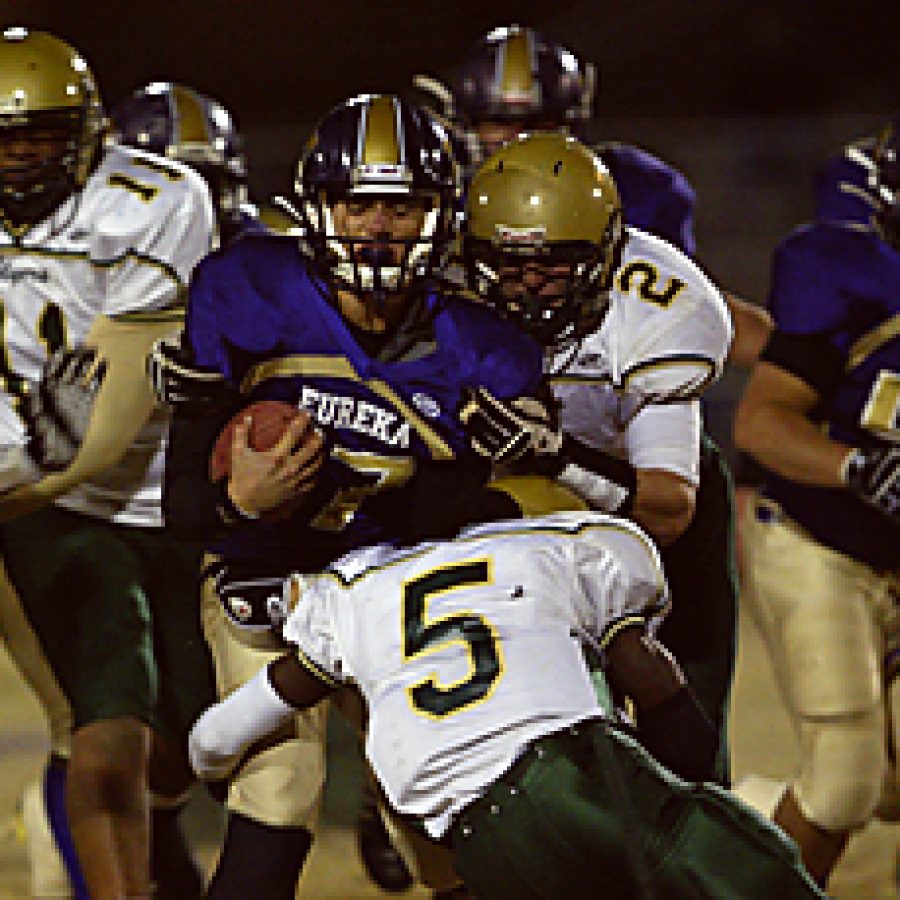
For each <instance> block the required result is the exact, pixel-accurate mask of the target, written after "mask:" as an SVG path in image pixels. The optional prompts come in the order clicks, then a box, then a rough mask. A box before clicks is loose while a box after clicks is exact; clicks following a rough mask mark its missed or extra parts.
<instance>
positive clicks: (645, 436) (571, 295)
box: [463, 132, 737, 781]
mask: <svg viewBox="0 0 900 900" xmlns="http://www.w3.org/2000/svg"><path fill="white" fill-rule="evenodd" d="M466 217H467V225H466V233H465V237H464V243H463V251H464V258H465V260H466V265H467V268H468V271H469V276H470V283H471V285H472V289H473V290H474V291H475V292H476V293H477V294H478V295H479V296H480V297H481V298H482V299H483V300H484V301H485V302H487V303H488V304H490V305H491V306H493V307H494V308H496V309H497V310H499V311H501V312H502V313H503V315H505V316H506V317H507V318H508V319H510V320H512V321H514V322H516V323H517V324H518V325H519V326H520V327H521V328H522V329H524V330H525V331H527V332H528V333H529V334H531V335H532V336H533V337H534V338H536V339H537V340H538V341H539V342H540V343H541V344H542V345H543V346H544V347H546V348H547V349H546V356H545V371H546V375H547V378H548V379H549V381H550V384H551V386H552V390H553V394H554V396H555V398H556V400H557V401H558V402H559V404H560V413H559V414H560V419H561V425H562V429H563V431H564V432H565V434H566V438H567V442H564V443H563V446H562V451H561V453H560V454H559V455H558V456H557V457H555V458H554V459H553V462H552V466H553V467H554V472H555V473H556V474H557V475H558V477H560V478H561V479H562V480H563V481H564V482H565V483H566V484H567V485H568V486H570V487H571V488H573V489H574V490H576V491H578V492H579V493H581V494H582V495H583V496H584V497H585V498H586V499H588V500H589V501H590V503H591V505H592V506H594V507H595V508H598V509H602V510H606V511H610V512H612V511H618V512H620V513H627V514H628V515H629V516H631V517H632V518H634V520H635V521H636V522H638V524H640V525H641V526H642V527H643V528H645V529H646V530H647V531H648V532H649V533H650V535H651V536H652V537H653V538H654V540H656V541H657V542H658V543H659V544H660V546H661V547H662V554H663V561H664V563H665V566H666V572H667V575H668V578H669V581H670V584H671V585H672V595H673V603H674V608H673V612H672V615H671V616H670V617H669V619H668V620H667V622H666V624H665V626H664V634H666V635H667V645H671V646H672V648H673V652H675V653H678V654H679V658H680V659H681V661H682V664H683V665H684V667H685V671H686V672H687V674H688V676H689V678H690V681H691V684H692V685H693V687H694V689H695V690H696V692H697V695H698V697H699V698H700V701H701V702H702V703H703V706H704V708H705V710H706V711H707V713H708V714H709V716H710V718H711V719H712V721H713V722H714V724H715V725H716V727H717V729H719V731H720V733H721V735H722V746H721V756H720V768H719V772H718V777H719V778H720V779H721V780H722V781H727V768H728V760H727V742H726V738H725V721H726V707H727V700H728V695H729V688H730V683H731V675H732V670H733V665H734V652H735V646H734V630H735V607H736V597H737V584H736V575H735V565H734V547H733V515H732V509H731V483H730V476H729V473H728V470H727V467H726V466H725V465H724V463H723V461H722V459H721V456H720V455H719V454H718V453H717V452H715V450H714V448H713V446H712V445H711V444H709V443H707V441H706V439H705V438H704V437H703V435H702V427H701V415H700V403H699V397H700V395H701V394H702V392H703V391H704V390H705V389H706V388H707V387H708V386H709V385H710V384H712V383H713V382H714V381H715V380H716V379H717V378H718V377H719V375H720V373H721V372H722V368H723V366H724V364H725V359H726V356H727V353H728V347H729V342H730V340H731V323H730V319H729V316H728V311H727V308H726V306H725V304H724V302H723V300H722V297H721V294H720V293H719V291H718V290H717V289H716V287H715V286H714V285H713V284H712V283H711V282H710V281H709V279H708V278H707V277H706V276H705V275H704V274H703V272H701V271H700V269H699V268H698V267H697V266H696V265H695V264H694V263H693V262H691V261H690V260H689V259H688V258H687V257H686V256H685V255H684V254H683V253H681V252H680V251H679V250H677V249H676V248H675V247H674V246H672V245H671V244H669V243H667V242H666V241H663V240H661V239H660V238H658V237H656V236H654V235H651V234H648V233H646V232H644V231H641V230H639V229H637V228H633V227H631V226H630V225H626V220H624V218H623V214H622V205H621V201H620V199H619V194H618V191H617V189H616V186H615V184H614V182H613V180H612V178H611V177H610V175H609V173H608V171H607V170H606V167H605V166H604V165H603V163H602V161H601V160H600V159H599V157H598V156H597V155H596V154H594V153H593V152H592V151H590V150H589V149H588V148H587V147H585V146H584V145H583V144H581V143H579V142H578V141H577V140H576V139H575V138H574V137H571V136H566V135H563V134H561V133H558V132H536V133H534V134H532V135H525V136H521V137H519V138H515V139H514V140H513V141H512V142H510V143H509V144H507V145H505V146H504V147H503V148H502V149H501V150H499V151H498V152H497V153H496V154H494V155H493V156H492V157H490V158H489V159H488V160H487V161H486V162H485V163H484V164H483V165H482V166H481V167H480V168H479V169H478V171H477V172H476V173H475V175H474V177H473V179H472V182H471V185H470V187H469V195H468V198H467V202H466ZM482 399H483V400H484V401H485V402H486V403H487V404H490V402H491V401H490V398H487V397H482ZM585 448H588V449H589V450H593V451H600V452H599V453H594V454H590V453H588V452H587V451H586V450H585Z"/></svg>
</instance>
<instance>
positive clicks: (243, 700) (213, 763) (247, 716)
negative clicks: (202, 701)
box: [188, 666, 297, 780]
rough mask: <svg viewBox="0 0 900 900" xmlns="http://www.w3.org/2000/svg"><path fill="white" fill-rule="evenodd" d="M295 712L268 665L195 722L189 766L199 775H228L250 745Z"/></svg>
mask: <svg viewBox="0 0 900 900" xmlns="http://www.w3.org/2000/svg"><path fill="white" fill-rule="evenodd" d="M296 712H297V711H296V710H295V709H294V707H293V706H291V705H290V704H289V703H285V702H284V700H282V699H281V697H279V696H278V694H277V693H276V692H275V689H274V688H273V687H272V685H271V684H270V682H269V671H268V666H266V667H264V668H262V669H260V670H259V672H257V673H256V675H254V676H253V678H251V679H250V680H249V681H248V682H247V683H246V684H243V685H241V687H239V688H238V689H237V690H236V691H235V692H234V693H233V694H230V695H229V696H228V697H226V698H225V699H224V700H222V701H220V702H219V703H216V704H215V706H211V707H210V708H209V709H207V710H206V711H205V712H204V713H203V715H201V716H200V718H199V719H197V721H196V722H195V723H194V727H193V728H192V729H191V733H190V736H189V737H188V756H189V758H190V761H191V768H192V769H193V770H194V772H196V773H197V775H198V776H199V777H200V778H206V779H210V780H215V779H219V778H227V777H228V776H229V775H230V774H231V773H232V772H233V771H234V770H235V769H236V768H237V766H238V765H239V764H240V762H241V760H242V758H243V756H244V754H245V753H246V752H247V749H248V748H249V747H250V745H251V744H253V743H254V742H255V741H258V740H261V739H262V738H264V737H266V736H267V735H269V734H271V733H272V732H273V731H275V730H277V729H278V728H280V727H281V726H282V725H283V724H284V723H285V722H287V721H288V719H290V718H291V716H293V715H294V714H295V713H296Z"/></svg>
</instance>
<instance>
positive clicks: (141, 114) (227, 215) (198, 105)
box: [110, 81, 260, 244]
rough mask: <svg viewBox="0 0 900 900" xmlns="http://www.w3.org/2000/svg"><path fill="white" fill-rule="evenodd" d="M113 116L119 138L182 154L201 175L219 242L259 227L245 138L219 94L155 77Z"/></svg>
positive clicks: (164, 152) (170, 156)
mask: <svg viewBox="0 0 900 900" xmlns="http://www.w3.org/2000/svg"><path fill="white" fill-rule="evenodd" d="M110 118H111V120H112V126H113V130H114V134H115V138H116V140H118V141H119V143H122V144H125V145H126V146H129V147H136V148H138V149H140V150H148V151H149V152H151V153H155V154H156V155H157V156H164V157H166V158H168V159H175V160H178V161H179V162H182V163H184V164H185V165H187V166H190V167H191V168H192V169H194V170H195V171H196V172H199V173H200V175H202V176H203V179H204V180H205V181H206V184H207V186H208V187H209V191H210V194H211V195H212V199H213V207H214V210H215V216H216V227H217V231H218V242H219V243H220V244H227V243H228V242H229V241H231V240H232V239H233V238H235V237H237V236H238V235H240V234H245V233H247V232H252V231H258V230H260V225H259V222H258V218H257V210H256V207H255V206H254V205H253V204H252V203H251V202H250V198H249V194H248V189H247V160H246V157H245V155H244V148H243V141H242V140H241V136H240V132H239V131H238V129H237V125H236V124H235V121H234V117H233V116H232V115H231V113H229V112H228V110H227V109H226V108H225V107H224V106H223V105H222V104H221V103H219V101H218V100H214V99H212V98H211V97H207V96H205V95H203V94H200V93H198V92H197V91H195V90H194V89H193V88H190V87H187V86H185V85H182V84H173V83H171V82H168V81H155V82H152V83H151V84H148V85H146V86H145V87H142V88H139V89H138V90H136V91H134V92H133V93H132V94H131V95H130V96H129V97H126V99H125V100H123V101H122V102H121V103H119V104H118V106H116V107H114V108H113V110H112V112H111V114H110Z"/></svg>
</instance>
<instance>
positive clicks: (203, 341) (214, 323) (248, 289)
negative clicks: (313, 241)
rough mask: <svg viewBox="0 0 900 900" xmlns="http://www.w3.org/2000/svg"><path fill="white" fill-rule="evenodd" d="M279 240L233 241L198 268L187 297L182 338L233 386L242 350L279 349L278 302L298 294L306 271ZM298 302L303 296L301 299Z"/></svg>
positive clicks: (254, 352)
mask: <svg viewBox="0 0 900 900" xmlns="http://www.w3.org/2000/svg"><path fill="white" fill-rule="evenodd" d="M293 249H294V247H293V246H285V244H284V243H283V242H281V241H279V240H278V239H277V238H271V237H268V236H259V235H254V236H250V237H247V238H244V239H241V240H238V241H234V242H233V243H232V244H230V245H229V246H228V247H226V248H224V249H222V250H219V251H217V252H215V253H213V254H211V255H210V256H208V257H207V258H206V259H205V260H203V262H202V263H201V264H200V265H199V266H198V267H197V269H196V271H195V272H194V276H193V278H192V280H191V286H190V291H189V294H188V308H187V321H186V326H185V327H186V335H187V341H188V345H189V346H190V348H191V351H192V352H193V354H194V359H195V361H196V362H197V364H198V365H199V366H202V367H203V368H206V369H209V370H212V371H216V372H221V373H222V374H223V375H225V377H226V379H227V380H228V381H229V382H230V383H231V384H232V385H233V386H235V387H237V386H238V382H239V380H240V377H241V375H242V373H241V372H239V371H235V369H234V364H235V359H236V357H237V356H238V355H240V354H241V352H244V353H245V354H248V355H249V356H259V355H263V354H265V353H266V352H267V351H268V350H271V349H272V348H273V347H275V346H277V345H278V343H279V341H280V339H281V334H282V330H283V328H284V327H285V323H284V316H283V314H282V308H281V302H280V298H282V297H284V296H291V288H294V290H295V291H296V293H297V295H300V292H301V291H302V290H303V289H304V288H305V289H307V290H308V289H309V286H308V282H307V283H305V284H304V283H300V282H301V281H302V276H303V273H304V272H305V270H304V269H303V268H302V266H301V265H300V264H299V263H298V262H297V261H296V260H293V259H289V258H288V256H289V254H288V253H286V251H292V250H293ZM301 299H302V298H301Z"/></svg>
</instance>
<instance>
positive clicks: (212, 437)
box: [162, 401, 243, 542]
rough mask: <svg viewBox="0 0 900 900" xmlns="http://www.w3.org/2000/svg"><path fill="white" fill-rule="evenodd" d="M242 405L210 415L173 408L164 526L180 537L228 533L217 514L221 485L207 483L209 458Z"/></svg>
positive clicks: (208, 538)
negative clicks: (195, 413) (199, 414)
mask: <svg viewBox="0 0 900 900" xmlns="http://www.w3.org/2000/svg"><path fill="white" fill-rule="evenodd" d="M241 402H243V401H236V402H235V404H234V406H233V407H228V408H222V409H219V410H217V411H216V412H215V414H213V415H209V416H196V415H191V414H190V413H189V412H185V411H179V409H178V408H177V407H176V409H175V412H174V414H173V417H172V423H171V426H170V429H169V443H168V446H167V448H166V469H165V479H164V482H163V500H162V503H163V516H164V517H165V521H166V526H167V527H168V528H169V529H170V530H171V531H172V533H173V534H175V535H177V536H178V537H180V538H184V539H191V540H200V541H204V542H208V541H211V540H214V539H215V538H217V537H221V536H222V535H223V534H224V533H226V531H227V530H228V526H227V525H226V524H225V522H224V521H223V519H222V515H221V513H220V508H221V504H222V500H223V497H222V493H223V489H224V486H223V484H222V483H221V482H220V483H217V484H214V483H213V482H212V481H210V478H209V457H210V454H211V453H212V448H213V446H214V445H215V442H216V439H217V438H218V436H219V433H220V432H221V431H222V429H223V428H224V427H225V425H226V424H227V423H228V421H229V420H230V419H231V418H232V416H234V415H235V413H237V411H238V409H239V407H240V403H241Z"/></svg>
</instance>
